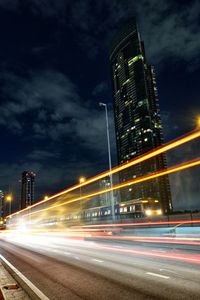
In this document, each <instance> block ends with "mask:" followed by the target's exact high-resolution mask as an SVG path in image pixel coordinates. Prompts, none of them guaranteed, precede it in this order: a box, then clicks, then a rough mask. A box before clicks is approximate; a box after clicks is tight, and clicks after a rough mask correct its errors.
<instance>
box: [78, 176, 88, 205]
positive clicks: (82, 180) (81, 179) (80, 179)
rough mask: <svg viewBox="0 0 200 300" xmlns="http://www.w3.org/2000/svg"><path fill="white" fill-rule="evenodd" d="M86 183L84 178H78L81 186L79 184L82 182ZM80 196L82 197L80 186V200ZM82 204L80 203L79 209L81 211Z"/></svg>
mask: <svg viewBox="0 0 200 300" xmlns="http://www.w3.org/2000/svg"><path fill="white" fill-rule="evenodd" d="M85 181H86V178H85V177H83V176H82V177H80V178H79V183H80V184H81V183H83V182H85ZM81 196H82V191H81V186H80V198H81ZM81 204H82V202H81V201H80V209H82V205H81Z"/></svg>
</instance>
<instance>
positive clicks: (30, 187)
mask: <svg viewBox="0 0 200 300" xmlns="http://www.w3.org/2000/svg"><path fill="white" fill-rule="evenodd" d="M34 189H35V173H33V172H29V171H24V172H23V173H22V186H21V209H23V208H26V207H27V206H29V205H32V204H33V203H34Z"/></svg>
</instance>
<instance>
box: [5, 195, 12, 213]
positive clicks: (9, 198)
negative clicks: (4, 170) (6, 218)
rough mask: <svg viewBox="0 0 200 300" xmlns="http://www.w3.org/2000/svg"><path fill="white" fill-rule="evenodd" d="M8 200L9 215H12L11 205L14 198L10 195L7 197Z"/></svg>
mask: <svg viewBox="0 0 200 300" xmlns="http://www.w3.org/2000/svg"><path fill="white" fill-rule="evenodd" d="M6 200H7V202H9V215H11V212H12V209H11V205H12V204H11V203H12V196H11V195H8V196H7V197H6Z"/></svg>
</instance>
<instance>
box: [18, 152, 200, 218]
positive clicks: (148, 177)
mask: <svg viewBox="0 0 200 300" xmlns="http://www.w3.org/2000/svg"><path fill="white" fill-rule="evenodd" d="M198 165H200V158H197V159H196V160H192V161H188V162H185V163H183V164H180V165H176V166H173V167H171V168H168V169H164V170H161V171H158V172H155V173H153V174H151V175H145V176H142V177H139V178H137V179H134V180H130V181H127V182H125V183H122V184H118V185H115V186H113V187H112V188H108V189H105V190H101V191H98V192H94V193H91V194H88V195H84V196H81V197H77V198H75V199H72V200H68V201H65V202H62V203H58V204H55V205H52V206H50V207H47V208H44V209H40V210H37V211H34V212H31V213H27V214H26V215H23V217H25V216H27V215H33V214H39V213H41V212H46V211H48V210H51V209H54V208H58V207H61V206H64V205H68V204H70V203H74V202H78V201H81V200H86V199H88V198H92V197H95V196H98V195H101V194H104V193H107V192H110V191H111V190H118V189H121V188H124V187H127V186H130V185H134V184H138V183H141V182H145V181H148V180H151V179H155V178H158V177H161V176H164V175H168V174H172V173H175V172H179V171H183V170H186V169H188V168H192V167H195V166H198ZM150 214H151V213H150V212H149V215H150ZM13 215H14V214H13Z"/></svg>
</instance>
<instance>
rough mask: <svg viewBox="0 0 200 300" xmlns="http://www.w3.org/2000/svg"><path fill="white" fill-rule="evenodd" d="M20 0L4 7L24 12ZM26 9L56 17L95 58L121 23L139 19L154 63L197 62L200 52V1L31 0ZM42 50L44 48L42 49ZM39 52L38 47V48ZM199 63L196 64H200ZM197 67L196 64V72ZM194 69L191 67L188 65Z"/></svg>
mask: <svg viewBox="0 0 200 300" xmlns="http://www.w3.org/2000/svg"><path fill="white" fill-rule="evenodd" d="M20 3H22V1H20V0H15V1H14V0H13V1H7V0H6V1H5V0H0V6H1V7H4V8H7V9H9V8H10V9H11V8H12V9H14V8H15V9H16V8H17V7H18V9H20ZM24 3H26V4H24V6H25V8H28V7H29V10H30V11H32V13H33V14H36V15H40V16H41V17H44V18H56V19H57V20H58V21H59V22H60V21H62V23H63V24H64V26H66V25H67V26H69V27H70V28H71V29H72V31H73V34H75V35H76V41H77V43H79V45H80V46H81V47H82V49H83V50H84V51H85V52H86V53H87V54H88V55H89V56H91V57H95V56H96V55H97V54H99V51H101V50H102V49H103V48H105V47H108V45H109V41H110V39H111V37H112V34H113V31H114V29H115V27H116V25H117V24H118V22H119V21H120V20H122V19H124V18H127V17H130V16H136V17H137V19H138V23H139V28H140V31H141V33H142V38H143V39H144V40H145V44H146V46H147V47H148V53H147V55H148V57H149V58H150V60H151V61H152V63H154V64H158V63H161V62H162V61H163V60H165V59H173V60H184V61H186V62H188V63H189V62H191V61H193V60H194V59H196V60H197V57H198V53H199V50H200V33H199V30H198V26H199V19H200V3H199V1H191V2H190V3H186V4H184V5H183V4H179V3H178V2H177V3H175V2H173V1H165V0H160V1H159V2H158V1H157V0H141V1H118V0H113V1H109V0H102V1H90V0H85V1H81V0H75V1H73V2H71V1H68V0H59V1H53V0H43V1H40V0H29V1H25V2H24ZM39 48H40V47H39ZM36 49H37V48H36ZM198 62H199V60H197V61H196V64H198ZM194 68H195V66H194V64H193V67H192V70H193V69H194ZM188 69H189V70H191V66H190V65H189V66H188Z"/></svg>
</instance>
